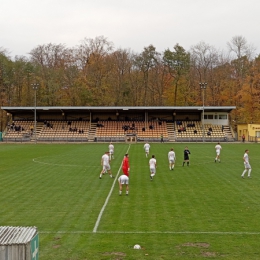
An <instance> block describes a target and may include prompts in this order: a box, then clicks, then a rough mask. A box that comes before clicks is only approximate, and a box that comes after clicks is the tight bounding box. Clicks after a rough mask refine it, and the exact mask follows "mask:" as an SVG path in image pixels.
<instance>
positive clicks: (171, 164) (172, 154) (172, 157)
mask: <svg viewBox="0 0 260 260" xmlns="http://www.w3.org/2000/svg"><path fill="white" fill-rule="evenodd" d="M168 160H169V168H170V170H173V169H174V164H175V160H176V157H175V152H174V151H173V148H171V150H170V152H169V153H168Z"/></svg>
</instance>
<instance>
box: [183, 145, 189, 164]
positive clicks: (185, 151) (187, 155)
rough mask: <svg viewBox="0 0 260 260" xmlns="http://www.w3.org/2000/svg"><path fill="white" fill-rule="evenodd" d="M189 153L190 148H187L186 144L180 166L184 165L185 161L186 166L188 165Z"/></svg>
mask: <svg viewBox="0 0 260 260" xmlns="http://www.w3.org/2000/svg"><path fill="white" fill-rule="evenodd" d="M189 155H190V150H189V149H188V146H186V147H185V150H184V161H183V163H182V166H184V165H185V162H187V166H190V158H189Z"/></svg>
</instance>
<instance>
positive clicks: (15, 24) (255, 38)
mask: <svg viewBox="0 0 260 260" xmlns="http://www.w3.org/2000/svg"><path fill="white" fill-rule="evenodd" d="M259 11H260V0H247V1H244V0H243V1H242V0H3V1H1V5H0V48H1V47H2V48H4V49H7V50H8V51H9V52H10V56H12V57H14V56H15V55H18V56H21V55H25V56H27V55H28V53H29V52H30V51H31V50H32V49H33V48H35V47H37V46H38V45H43V44H48V43H53V44H64V45H65V46H66V47H76V46H77V45H79V44H80V42H81V41H82V40H83V39H84V38H95V37H97V36H104V37H106V38H107V39H108V40H109V41H111V42H113V43H114V46H115V48H116V49H117V48H123V49H131V50H133V51H134V52H138V53H140V52H141V51H142V50H143V48H144V47H147V46H149V45H150V44H152V45H153V46H155V47H156V49H157V51H159V52H162V51H164V50H165V49H167V48H170V49H171V50H172V48H173V46H174V45H175V44H176V43H179V45H181V46H183V47H184V48H185V49H186V50H189V49H190V47H191V46H193V45H196V44H198V43H199V42H201V41H204V42H205V43H207V44H210V45H212V46H214V47H216V49H218V50H227V47H226V46H227V42H228V41H230V40H231V39H232V37H233V36H238V35H241V36H243V37H245V38H246V40H247V41H248V43H249V44H252V45H254V47H256V53H259V52H260V33H259V25H260V15H259Z"/></svg>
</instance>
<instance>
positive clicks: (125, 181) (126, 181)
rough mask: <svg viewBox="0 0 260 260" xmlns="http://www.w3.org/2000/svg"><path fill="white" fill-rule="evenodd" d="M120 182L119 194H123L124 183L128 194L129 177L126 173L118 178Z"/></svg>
mask: <svg viewBox="0 0 260 260" xmlns="http://www.w3.org/2000/svg"><path fill="white" fill-rule="evenodd" d="M118 183H119V196H121V195H122V189H123V185H125V186H126V194H125V195H128V192H129V186H128V185H129V177H128V176H126V175H125V174H122V175H121V176H120V177H119V178H118Z"/></svg>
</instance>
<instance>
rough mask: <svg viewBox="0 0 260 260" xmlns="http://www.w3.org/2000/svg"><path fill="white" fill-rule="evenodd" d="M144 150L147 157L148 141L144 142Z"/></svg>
mask: <svg viewBox="0 0 260 260" xmlns="http://www.w3.org/2000/svg"><path fill="white" fill-rule="evenodd" d="M144 151H145V156H146V158H147V157H148V155H149V151H150V144H148V143H145V144H144Z"/></svg>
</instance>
